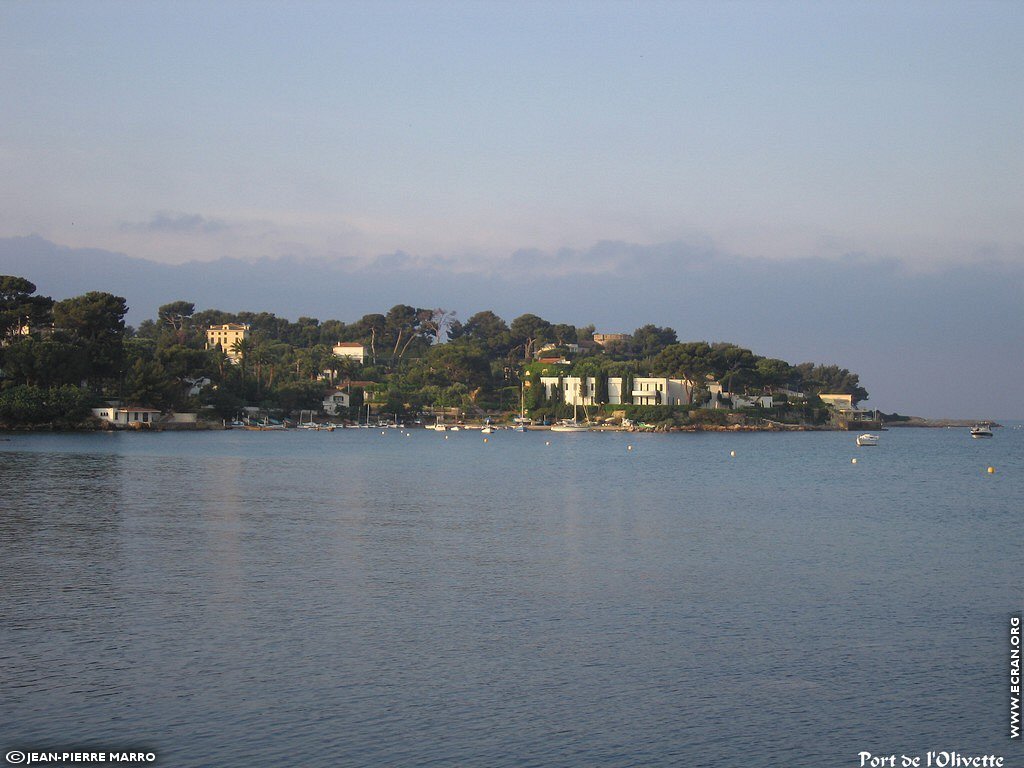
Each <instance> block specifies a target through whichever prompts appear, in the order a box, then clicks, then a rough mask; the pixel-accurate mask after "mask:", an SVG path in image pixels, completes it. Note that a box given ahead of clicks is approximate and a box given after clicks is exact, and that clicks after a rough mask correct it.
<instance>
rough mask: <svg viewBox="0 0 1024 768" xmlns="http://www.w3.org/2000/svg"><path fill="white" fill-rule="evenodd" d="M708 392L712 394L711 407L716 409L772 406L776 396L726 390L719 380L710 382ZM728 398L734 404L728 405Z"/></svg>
mask: <svg viewBox="0 0 1024 768" xmlns="http://www.w3.org/2000/svg"><path fill="white" fill-rule="evenodd" d="M708 394H709V395H711V403H710V407H711V408H713V409H715V410H720V409H731V410H736V409H737V408H771V407H772V406H773V405H774V404H775V398H773V397H772V396H771V395H738V394H736V393H735V392H726V391H725V389H724V388H723V387H722V383H721V382H719V381H712V382H709V383H708ZM726 400H728V401H729V402H730V403H732V405H731V406H730V405H728V404H727V403H726V402H725V401H726Z"/></svg>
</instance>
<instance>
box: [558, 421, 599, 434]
mask: <svg viewBox="0 0 1024 768" xmlns="http://www.w3.org/2000/svg"><path fill="white" fill-rule="evenodd" d="M551 431H552V432H589V431H590V427H588V426H586V425H585V424H580V423H579V422H578V421H576V419H562V420H561V421H558V422H556V423H554V424H552V425H551Z"/></svg>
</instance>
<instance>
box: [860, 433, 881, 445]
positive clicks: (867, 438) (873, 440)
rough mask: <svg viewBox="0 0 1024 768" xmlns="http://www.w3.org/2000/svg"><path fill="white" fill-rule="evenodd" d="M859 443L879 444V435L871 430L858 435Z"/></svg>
mask: <svg viewBox="0 0 1024 768" xmlns="http://www.w3.org/2000/svg"><path fill="white" fill-rule="evenodd" d="M857 445H878V435H872V434H871V433H869V432H865V433H864V434H863V435H857Z"/></svg>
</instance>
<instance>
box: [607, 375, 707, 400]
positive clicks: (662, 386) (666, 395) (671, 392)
mask: <svg viewBox="0 0 1024 768" xmlns="http://www.w3.org/2000/svg"><path fill="white" fill-rule="evenodd" d="M692 393H693V383H692V382H690V381H688V380H686V379H671V378H668V377H666V376H637V377H635V378H634V379H633V382H632V385H631V387H630V391H629V392H628V393H624V392H623V381H622V379H621V378H619V377H612V378H610V379H608V402H609V403H611V404H612V405H621V404H623V403H632V404H633V405H689V404H690V396H691V394H692Z"/></svg>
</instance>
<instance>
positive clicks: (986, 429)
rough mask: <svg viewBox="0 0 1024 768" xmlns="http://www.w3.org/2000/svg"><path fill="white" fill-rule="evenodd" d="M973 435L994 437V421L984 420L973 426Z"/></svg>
mask: <svg viewBox="0 0 1024 768" xmlns="http://www.w3.org/2000/svg"><path fill="white" fill-rule="evenodd" d="M971 437H992V422H990V421H983V422H981V423H980V424H975V425H974V426H973V427H971Z"/></svg>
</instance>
